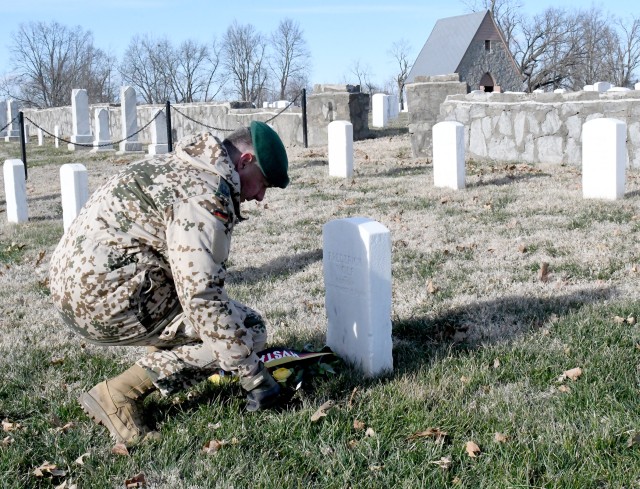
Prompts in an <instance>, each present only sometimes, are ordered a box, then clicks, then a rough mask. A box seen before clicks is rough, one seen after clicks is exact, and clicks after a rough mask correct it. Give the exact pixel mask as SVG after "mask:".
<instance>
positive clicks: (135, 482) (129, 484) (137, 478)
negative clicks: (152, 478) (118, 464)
mask: <svg viewBox="0 0 640 489" xmlns="http://www.w3.org/2000/svg"><path fill="white" fill-rule="evenodd" d="M146 485H147V481H146V479H145V477H144V474H143V473H142V472H140V473H139V474H138V475H134V476H133V477H132V478H131V479H126V480H125V481H124V486H125V487H126V488H127V489H135V488H137V487H145V486H146Z"/></svg>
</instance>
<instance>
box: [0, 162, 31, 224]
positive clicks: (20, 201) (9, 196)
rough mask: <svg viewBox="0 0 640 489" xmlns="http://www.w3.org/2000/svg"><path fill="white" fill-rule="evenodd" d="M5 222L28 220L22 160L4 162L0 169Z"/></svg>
mask: <svg viewBox="0 0 640 489" xmlns="http://www.w3.org/2000/svg"><path fill="white" fill-rule="evenodd" d="M2 171H3V176H4V195H5V201H6V206H7V209H6V212H7V221H8V222H13V223H21V222H26V221H27V220H28V219H29V209H28V207H27V182H26V180H25V176H24V164H23V163H22V160H15V159H14V160H6V161H5V162H4V166H3V168H2Z"/></svg>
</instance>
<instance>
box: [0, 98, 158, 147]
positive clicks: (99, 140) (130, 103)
mask: <svg viewBox="0 0 640 489" xmlns="http://www.w3.org/2000/svg"><path fill="white" fill-rule="evenodd" d="M120 100H121V115H120V117H121V126H122V140H121V141H120V144H119V150H120V152H121V153H131V152H136V153H137V152H142V144H141V143H139V142H138V134H137V131H138V112H137V109H136V106H137V100H136V92H135V89H134V88H133V87H122V88H121V90H120ZM18 111H19V106H18V104H17V102H16V101H15V100H7V101H0V127H4V126H5V125H6V124H7V123H8V122H9V121H11V123H10V124H9V126H8V128H7V129H6V130H5V133H6V134H5V135H4V138H5V141H19V140H20V130H19V128H18V123H17V122H16V121H14V119H15V117H16V116H17V114H18ZM3 115H4V117H3ZM3 121H4V122H3ZM71 122H72V134H71V139H70V141H71V142H70V143H69V144H68V145H67V148H68V149H69V150H70V151H76V150H78V149H87V150H88V149H90V150H91V151H95V152H98V151H113V150H114V149H113V143H112V139H111V130H110V123H109V109H108V108H106V107H97V108H96V109H95V111H94V125H95V135H92V134H91V124H90V110H89V97H88V95H87V91H86V90H84V89H79V88H75V89H73V90H72V92H71ZM37 129H38V144H39V145H40V146H42V144H43V138H44V132H43V130H42V128H40V127H38V128H37ZM28 133H29V131H28V125H25V143H26V142H28V140H29V138H28ZM53 134H54V140H55V146H56V148H58V147H59V146H60V127H59V126H58V125H56V126H55V127H54V129H53ZM0 136H2V134H0ZM168 150H169V145H168V140H167V119H166V115H165V113H164V110H162V109H159V110H158V111H157V112H156V113H155V114H154V116H153V121H152V122H151V144H150V145H149V146H148V151H149V154H151V155H155V154H163V153H167V152H168Z"/></svg>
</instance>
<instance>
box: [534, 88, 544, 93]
mask: <svg viewBox="0 0 640 489" xmlns="http://www.w3.org/2000/svg"><path fill="white" fill-rule="evenodd" d="M533 93H544V90H543V89H542V88H536V89H535V90H534V91H533Z"/></svg>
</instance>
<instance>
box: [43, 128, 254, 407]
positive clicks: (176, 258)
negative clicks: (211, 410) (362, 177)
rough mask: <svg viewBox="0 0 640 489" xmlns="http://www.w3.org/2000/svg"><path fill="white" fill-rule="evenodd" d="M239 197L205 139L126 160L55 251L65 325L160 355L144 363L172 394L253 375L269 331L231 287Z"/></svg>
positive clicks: (227, 163) (218, 151)
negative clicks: (225, 375) (213, 378)
mask: <svg viewBox="0 0 640 489" xmlns="http://www.w3.org/2000/svg"><path fill="white" fill-rule="evenodd" d="M239 199H240V178H239V175H238V173H237V172H236V170H235V168H234V167H233V164H232V162H231V160H230V159H229V157H228V155H227V152H226V149H225V147H224V146H223V145H222V144H221V143H220V141H219V140H218V139H217V138H215V137H214V136H212V135H211V134H208V133H205V134H203V135H200V136H192V137H189V138H185V139H183V140H182V141H180V142H179V143H178V144H177V145H176V149H175V154H170V155H162V156H156V157H154V158H150V159H146V160H143V161H140V162H138V163H134V164H131V165H129V166H128V167H127V168H126V169H125V170H124V171H122V172H121V173H119V174H118V175H116V176H114V177H113V178H111V179H110V180H109V181H108V182H107V183H106V184H105V185H103V186H102V187H101V188H99V189H98V190H96V191H95V192H94V193H93V194H92V195H91V198H90V199H89V201H88V202H87V204H86V205H85V207H84V209H83V210H82V211H81V213H80V215H79V216H78V217H77V218H76V219H75V220H74V222H73V223H72V225H71V226H70V228H69V229H68V230H67V232H66V233H65V235H64V236H63V238H62V240H61V241H60V243H59V244H58V246H57V248H56V250H55V252H54V254H53V257H52V259H51V268H50V286H51V295H52V298H53V302H54V304H55V306H56V307H57V308H58V310H59V311H60V313H61V315H62V317H63V319H64V321H65V323H66V324H67V325H68V326H69V327H70V328H71V329H73V330H74V331H75V332H77V333H78V334H80V335H82V336H83V337H85V338H87V339H88V340H89V341H91V342H93V343H97V344H102V345H147V346H155V347H157V348H159V349H160V350H158V351H155V352H152V353H149V354H147V355H146V356H145V357H143V358H141V359H140V360H138V362H136V363H137V364H138V365H140V366H141V367H144V368H145V369H147V372H148V374H149V376H150V377H151V379H152V380H153V383H154V384H155V385H156V387H158V388H159V389H160V390H161V391H162V392H163V393H164V394H168V393H170V392H173V391H176V390H179V389H182V388H184V387H187V386H189V385H193V384H194V383H196V382H199V381H200V380H202V379H204V378H206V377H207V376H208V375H210V374H211V373H212V372H214V371H215V370H216V369H218V368H223V369H224V370H229V371H235V372H237V373H238V374H239V375H247V374H249V373H251V372H252V371H253V370H254V369H255V368H256V366H257V365H258V357H257V355H256V353H255V352H256V351H259V350H261V349H262V348H263V347H264V344H265V342H266V331H265V326H264V323H263V321H262V318H261V317H260V315H259V314H258V313H256V312H255V311H253V310H251V309H249V308H248V307H246V306H243V305H241V304H239V303H237V302H235V301H233V300H231V299H229V297H228V296H227V293H226V291H225V289H224V281H225V276H226V268H225V261H226V260H227V257H228V254H229V246H230V242H231V233H232V231H233V226H234V224H235V223H236V222H238V220H239V218H240V215H239Z"/></svg>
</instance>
